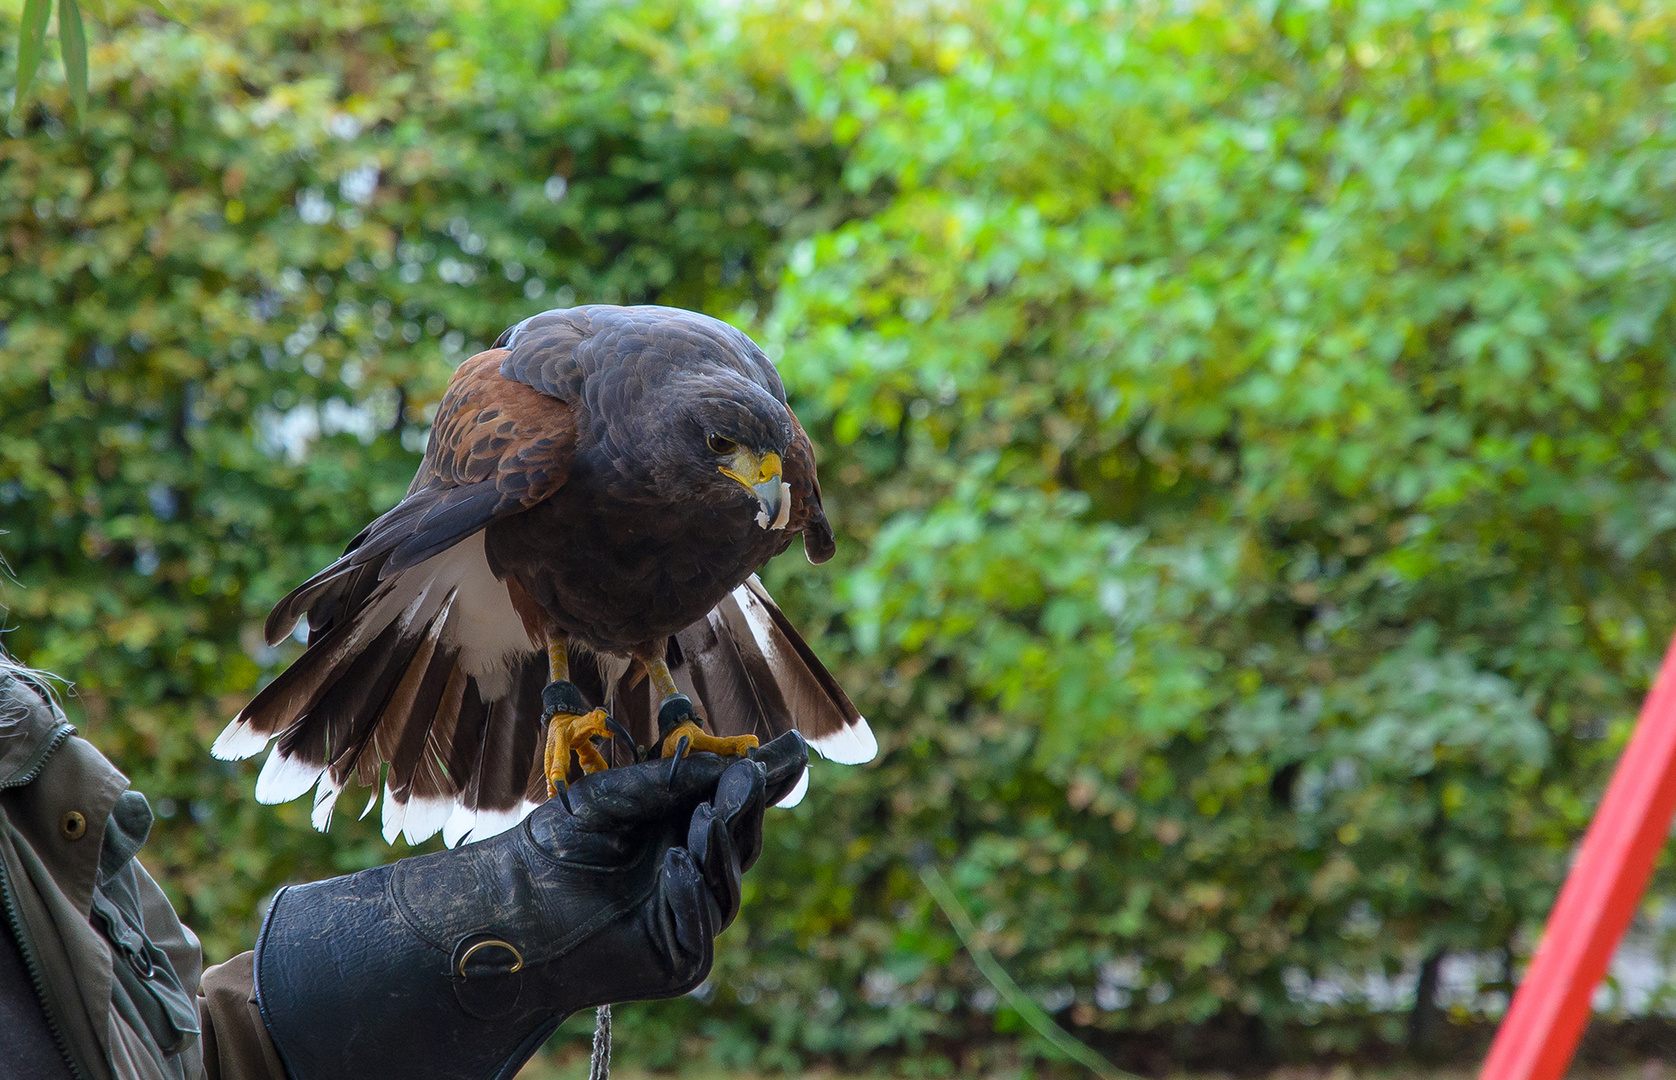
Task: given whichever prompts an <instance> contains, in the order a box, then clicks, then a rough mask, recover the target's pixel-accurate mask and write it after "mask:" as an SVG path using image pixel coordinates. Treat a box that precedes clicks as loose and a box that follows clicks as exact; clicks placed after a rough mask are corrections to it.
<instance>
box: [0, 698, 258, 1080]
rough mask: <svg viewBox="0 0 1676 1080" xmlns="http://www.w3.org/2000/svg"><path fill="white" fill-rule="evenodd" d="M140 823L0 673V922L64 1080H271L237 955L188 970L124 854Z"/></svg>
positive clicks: (57, 715) (139, 838) (62, 724)
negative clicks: (60, 1059) (68, 1077)
mask: <svg viewBox="0 0 1676 1080" xmlns="http://www.w3.org/2000/svg"><path fill="white" fill-rule="evenodd" d="M151 822H152V817H151V808H150V807H149V806H148V805H147V803H146V801H145V798H144V796H142V795H140V794H139V793H138V792H134V791H130V790H129V788H128V779H127V777H125V776H123V775H122V773H120V772H118V771H117V769H116V767H115V766H113V765H112V764H111V763H110V762H109V761H107V760H106V759H105V757H104V756H103V755H102V754H100V753H99V751H98V750H96V749H94V747H93V745H92V744H91V743H89V742H87V741H86V740H84V739H82V738H80V737H78V736H77V735H76V734H75V729H74V728H72V727H71V726H70V724H69V723H68V722H67V721H66V720H65V719H64V714H63V713H62V712H60V711H59V709H58V707H57V705H56V704H55V703H53V702H52V701H51V700H50V699H49V698H48V697H47V696H45V695H43V694H41V693H39V692H37V691H36V690H35V689H34V688H33V687H31V686H30V685H29V684H28V683H27V682H26V681H24V680H23V679H21V678H19V677H17V676H15V675H13V674H12V673H10V672H9V671H7V670H4V669H0V919H4V920H5V922H6V929H8V930H9V931H10V933H11V936H12V937H13V938H14V940H16V942H17V945H18V950H19V952H20V953H21V954H22V956H23V962H24V966H25V968H26V969H27V971H28V974H29V977H30V981H31V982H32V983H33V984H34V986H35V990H36V993H37V996H38V998H39V1000H40V1004H41V1007H42V1011H43V1012H44V1013H45V1015H46V1020H47V1026H48V1028H49V1029H51V1032H52V1035H53V1038H54V1041H55V1042H57V1044H58V1047H59V1050H60V1052H61V1053H62V1054H63V1055H64V1057H65V1060H66V1062H67V1063H68V1064H69V1066H70V1071H71V1073H72V1075H74V1076H77V1077H79V1078H81V1080H197V1078H200V1077H202V1078H205V1080H221V1078H225V1080H233V1078H244V1077H251V1078H261V1080H284V1072H283V1070H282V1069H281V1068H280V1067H279V1064H278V1060H277V1058H276V1057H275V1055H274V1053H273V1048H272V1045H271V1044H270V1043H269V1042H268V1039H267V1033H266V1031H265V1030H264V1029H263V1028H262V1025H261V1021H260V1018H259V1015H258V1014H257V1012H256V1009H255V1006H254V1005H253V1004H252V1002H253V994H252V993H251V976H250V969H251V964H250V956H249V954H243V955H241V956H239V957H235V958H234V959H233V960H231V961H229V962H228V963H226V964H223V965H220V967H218V968H212V969H211V970H210V971H209V972H208V973H202V972H201V968H202V964H203V958H202V954H201V952H200V951H199V947H198V939H197V937H196V936H194V935H193V933H192V931H190V930H188V929H187V928H186V927H185V926H183V925H182V924H181V922H180V920H179V918H177V917H176V915H175V912H174V909H173V908H172V907H170V906H169V901H168V899H167V898H166V897H165V896H164V894H163V891H162V890H161V889H160V888H158V886H157V883H156V882H155V881H153V880H152V878H151V876H150V875H149V874H147V873H146V871H145V868H144V867H143V866H141V865H140V862H139V860H138V859H136V858H135V854H136V853H137V852H138V851H139V849H140V845H141V844H142V843H143V842H144V841H145V838H146V834H147V833H148V832H149V831H150V829H151ZM201 974H202V975H203V976H204V978H203V993H202V996H199V983H200V975H201ZM218 1036H219V1037H218ZM206 1063H207V1066H208V1068H207V1071H206Z"/></svg>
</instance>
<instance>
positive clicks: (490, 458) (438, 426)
mask: <svg viewBox="0 0 1676 1080" xmlns="http://www.w3.org/2000/svg"><path fill="white" fill-rule="evenodd" d="M507 355H508V354H507V351H506V350H504V349H491V350H489V351H488V352H483V353H478V354H477V355H476V356H474V357H472V358H471V359H470V360H467V361H466V362H465V363H463V364H461V365H460V367H459V370H458V371H456V372H455V373H454V378H453V379H452V381H450V383H449V384H448V390H447V392H446V393H445V394H443V397H442V401H441V402H440V403H439V404H438V405H437V412H436V420H435V421H434V422H433V424H432V427H431V436H430V441H429V442H428V443H427V444H426V446H425V456H424V460H423V461H421V462H420V465H419V472H418V474H417V475H415V476H414V478H413V484H412V486H411V487H409V488H408V492H407V497H406V498H404V499H403V500H402V501H401V502H399V503H397V504H396V506H395V507H393V508H392V509H391V510H390V511H389V512H387V513H385V514H384V515H382V516H381V517H379V518H378V519H377V520H376V521H374V522H373V523H372V524H371V525H368V526H367V527H366V528H365V529H363V530H361V532H360V535H358V536H356V537H355V539H354V540H351V541H350V543H349V547H348V548H347V549H345V551H344V553H343V556H342V557H341V558H339V559H338V560H337V561H336V562H334V563H333V564H332V565H330V566H328V567H326V569H324V570H322V571H320V573H318V574H316V575H314V577H312V578H310V579H309V580H308V581H305V582H304V583H303V584H302V585H300V586H298V587H297V588H296V589H294V590H293V591H292V592H291V594H290V595H289V596H287V597H286V598H285V599H283V600H281V601H280V602H279V603H278V604H277V605H276V606H275V607H274V609H273V612H272V613H271V614H270V615H269V616H268V622H267V626H266V632H267V639H268V643H269V644H270V645H273V644H277V643H279V642H280V641H282V640H284V638H285V635H287V634H289V633H290V632H291V630H292V628H293V627H295V626H296V625H297V620H298V619H300V618H302V617H303V616H304V615H305V614H306V615H307V616H308V618H309V626H310V629H311V631H323V630H325V629H329V628H330V627H331V626H332V625H333V623H334V621H335V619H336V617H337V615H338V614H339V612H352V611H354V610H355V609H356V608H358V607H359V606H360V605H361V604H362V603H364V602H365V600H366V599H367V597H368V596H370V595H371V593H372V590H373V589H374V588H375V587H376V586H377V585H378V583H379V582H380V581H383V580H385V579H387V578H389V577H390V576H391V575H392V574H395V573H397V572H399V571H401V570H405V569H407V568H409V567H411V566H416V565H418V564H419V563H421V562H424V561H425V560H426V559H428V558H430V557H431V556H433V555H435V554H437V553H438V552H441V551H443V550H445V549H447V548H449V547H452V546H453V545H454V544H456V543H458V542H459V541H461V540H463V539H465V538H466V537H468V536H470V535H472V534H473V533H475V532H477V531H478V530H479V529H481V528H483V527H484V526H485V525H487V524H488V523H489V522H490V521H493V520H494V519H495V518H498V517H503V516H505V515H507V514H515V513H517V512H518V511H520V510H527V509H529V508H530V507H532V506H534V505H535V504H536V503H539V502H541V501H542V500H543V499H546V498H548V497H550V496H551V495H553V493H555V492H556V491H558V490H559V488H560V487H562V486H563V485H564V482H565V480H566V479H567V478H568V477H569V475H570V463H571V459H572V457H573V456H574V454H575V450H576V419H575V407H574V406H573V405H572V404H571V403H569V402H566V401H560V400H558V399H556V398H553V397H550V396H548V395H547V394H544V393H542V392H540V391H539V390H536V389H535V388H534V387H531V386H528V385H526V384H525V383H522V382H519V381H517V380H515V379H508V378H505V377H504V376H502V375H501V373H500V368H501V364H502V361H503V360H505V359H506V357H507Z"/></svg>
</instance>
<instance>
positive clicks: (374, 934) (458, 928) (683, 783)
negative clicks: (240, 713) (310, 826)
mask: <svg viewBox="0 0 1676 1080" xmlns="http://www.w3.org/2000/svg"><path fill="white" fill-rule="evenodd" d="M677 762H678V764H677ZM807 762H808V746H807V744H806V743H805V742H804V741H803V738H802V736H800V735H798V734H797V733H796V732H789V733H787V734H785V735H781V736H780V737H779V738H777V739H774V740H773V741H772V742H769V743H768V744H766V745H764V746H762V747H761V748H759V749H757V750H755V751H753V753H752V759H751V760H743V761H740V760H732V761H731V762H730V761H729V760H728V759H723V758H719V757H717V756H715V755H714V754H703V753H700V754H691V755H689V756H687V757H685V758H679V759H676V758H670V759H664V760H656V761H648V762H644V763H642V764H638V765H628V766H623V767H620V768H615V769H608V770H606V771H604V772H599V773H594V774H593V775H591V776H585V777H583V778H582V779H581V780H579V781H578V782H576V783H575V784H572V785H571V787H570V790H569V795H568V798H569V804H570V805H569V809H566V807H565V805H564V800H561V799H551V800H549V801H548V802H546V803H544V804H542V805H541V806H540V807H538V808H537V809H536V810H535V811H534V812H533V813H532V814H530V816H529V817H528V818H526V819H525V820H524V822H523V824H521V825H519V826H518V827H516V828H514V829H510V830H508V831H507V832H505V833H502V834H501V835H499V836H495V837H492V838H490V839H488V840H484V841H482V842H480V843H475V844H468V845H466V846H464V847H460V848H456V849H454V850H452V851H443V852H438V853H436V854H434V855H423V856H417V857H414V858H409V859H402V860H400V861H399V862H396V863H393V864H391V865H388V866H381V867H378V868H376V869H373V870H364V871H362V872H361V873H358V874H350V875H348V876H347V877H339V878H331V879H328V880H326V881H317V882H314V883H312V884H308V885H297V886H292V887H290V888H286V889H283V890H281V891H280V893H279V895H278V896H276V897H275V898H274V902H273V905H272V906H271V907H270V908H269V911H268V916H267V919H266V920H265V921H264V923H263V926H262V934H261V938H260V940H259V941H258V942H257V945H256V959H255V966H256V996H257V1001H258V1003H259V1005H260V1007H261V1011H262V1018H263V1022H264V1023H265V1024H266V1026H267V1028H268V1033H269V1035H270V1036H271V1037H272V1039H273V1042H274V1045H275V1047H276V1048H277V1049H278V1050H279V1054H280V1057H281V1058H282V1059H283V1061H284V1063H285V1067H286V1069H287V1070H288V1071H289V1072H290V1074H291V1080H325V1078H327V1077H354V1078H356V1080H378V1078H382V1077H390V1078H396V1077H401V1078H407V1077H415V1076H426V1077H449V1078H457V1080H487V1078H489V1077H495V1078H510V1077H511V1076H513V1075H514V1074H515V1073H516V1072H517V1071H518V1069H519V1067H520V1066H522V1065H523V1064H524V1062H525V1061H527V1060H528V1059H529V1057H530V1056H531V1055H532V1054H534V1053H535V1052H536V1051H537V1050H538V1049H540V1048H541V1045H542V1043H543V1042H545V1041H546V1039H547V1037H548V1036H549V1035H551V1034H552V1032H553V1029H554V1028H556V1027H558V1025H559V1023H560V1022H561V1021H562V1020H563V1019H564V1018H565V1017H566V1016H568V1015H569V1014H570V1013H572V1012H575V1011H576V1010H578V1009H581V1008H586V1007H588V1006H593V1005H601V1004H606V1003H610V1002H619V1001H635V1000H644V999H651V998H665V997H675V996H677V995H679V994H683V993H686V992H687V991H688V990H691V989H692V988H693V987H695V986H697V985H698V984H699V983H700V982H702V981H703V980H704V977H705V976H706V975H707V974H709V971H710V965H711V961H712V957H713V953H712V941H713V939H714V937H715V936H716V934H718V933H720V932H721V930H722V929H723V928H725V927H726V926H728V924H730V923H731V922H732V921H733V918H734V916H735V915H737V914H738V912H739V897H740V876H741V875H742V874H743V873H744V872H745V871H746V870H748V869H750V867H751V864H752V863H754V862H755V861H756V858H757V855H758V854H760V853H761V850H762V818H763V810H764V808H765V807H766V806H767V805H768V804H769V803H771V802H774V801H776V800H777V799H778V798H779V797H780V796H782V795H784V794H785V793H786V792H788V791H789V790H790V789H791V786H792V785H793V784H794V783H795V782H796V780H797V778H798V776H799V775H800V774H801V772H802V770H803V768H804V767H805V765H806V764H807Z"/></svg>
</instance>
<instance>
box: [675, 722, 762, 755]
mask: <svg viewBox="0 0 1676 1080" xmlns="http://www.w3.org/2000/svg"><path fill="white" fill-rule="evenodd" d="M682 736H685V737H686V739H687V753H689V754H692V753H709V754H721V755H722V756H723V757H744V756H745V751H747V750H755V749H756V747H757V737H756V736H755V735H732V736H729V737H728V738H725V739H723V738H718V737H717V736H715V735H706V734H705V733H704V729H703V728H700V727H699V726H698V725H697V724H694V723H692V722H691V721H688V722H687V723H685V724H682V725H681V726H680V727H678V728H676V729H675V730H674V731H671V732H670V733H669V735H668V736H666V737H665V738H664V740H663V756H664V757H674V756H675V748H676V747H677V746H679V745H681V738H682Z"/></svg>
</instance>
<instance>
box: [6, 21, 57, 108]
mask: <svg viewBox="0 0 1676 1080" xmlns="http://www.w3.org/2000/svg"><path fill="white" fill-rule="evenodd" d="M51 14H52V0H24V3H23V27H22V33H21V34H20V35H19V36H20V38H21V40H20V41H19V42H18V49H17V99H16V100H14V101H13V102H12V115H14V116H15V115H17V111H18V109H20V108H22V107H23V103H24V102H25V101H26V100H28V98H29V86H30V84H31V83H33V82H34V81H35V69H37V68H39V67H40V66H41V48H42V46H43V45H44V44H45V43H46V37H47V19H48V17H49V16H51Z"/></svg>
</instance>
